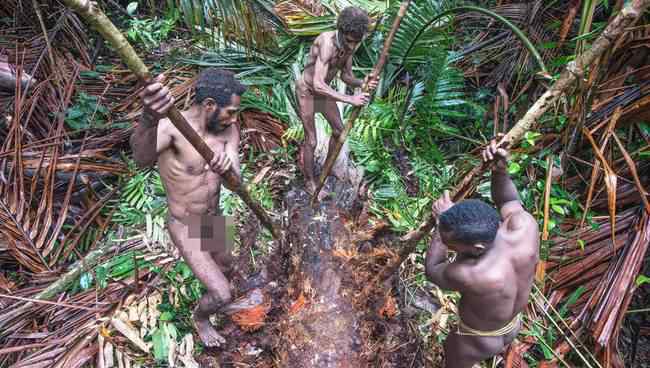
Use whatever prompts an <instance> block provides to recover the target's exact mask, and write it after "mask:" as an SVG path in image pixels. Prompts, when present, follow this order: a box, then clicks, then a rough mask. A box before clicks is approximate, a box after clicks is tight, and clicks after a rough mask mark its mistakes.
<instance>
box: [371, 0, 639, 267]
mask: <svg viewBox="0 0 650 368" xmlns="http://www.w3.org/2000/svg"><path fill="white" fill-rule="evenodd" d="M648 6H650V0H633V1H631V2H630V3H629V4H628V5H627V6H625V7H624V8H623V9H622V10H621V12H620V13H619V14H618V15H617V16H616V17H615V18H614V19H613V20H612V22H611V23H610V24H609V25H608V26H607V28H605V30H604V31H603V33H602V34H601V35H600V36H599V37H598V38H597V39H596V41H595V42H594V43H593V45H592V47H591V48H590V49H589V50H587V51H585V52H583V53H582V54H580V55H579V56H578V57H577V58H576V59H575V60H574V61H572V62H570V63H569V64H568V65H567V66H566V68H565V70H564V71H563V72H562V74H560V77H559V78H558V79H557V81H556V82H555V83H554V84H553V85H552V86H551V88H549V89H548V91H546V92H545V93H544V94H543V95H542V96H541V97H540V98H539V99H538V100H537V101H536V102H535V104H533V106H532V107H531V108H530V109H528V111H527V112H526V115H524V117H522V118H521V120H519V121H518V122H517V124H516V125H515V126H513V127H512V129H510V131H509V132H508V134H506V135H505V136H504V137H503V138H502V139H501V141H500V142H499V146H506V147H508V146H512V145H513V144H514V143H516V142H517V141H519V140H520V139H521V138H522V137H523V136H524V133H526V132H527V131H528V130H530V128H531V127H532V126H533V124H534V123H535V122H536V121H537V119H539V118H540V117H541V116H542V115H543V114H544V113H545V112H546V111H547V110H548V109H549V108H550V107H551V106H553V105H554V104H555V102H556V101H557V100H558V99H559V98H560V96H562V95H563V94H564V93H565V92H566V91H567V90H568V89H569V87H571V86H572V85H573V83H574V82H575V80H576V79H577V78H582V77H583V75H584V72H585V69H586V68H587V67H588V66H589V65H590V64H591V63H593V62H594V61H595V60H596V59H597V58H598V57H599V56H600V55H602V54H603V52H605V50H607V49H608V48H609V47H611V45H612V44H613V43H614V42H615V41H616V40H617V39H618V38H619V37H620V36H621V35H622V34H623V33H624V32H625V30H626V28H627V27H629V26H631V25H632V24H633V23H634V22H635V21H636V20H637V19H638V17H639V16H640V15H641V14H642V13H643V11H644V10H645V9H647V8H648ZM487 168H488V166H487V165H485V164H482V165H478V166H476V167H474V169H472V170H471V171H470V172H469V173H468V174H467V175H465V176H464V178H463V180H462V181H461V183H460V184H459V185H458V186H456V188H455V190H454V192H453V198H454V200H455V201H458V200H460V199H463V198H464V197H465V196H466V195H467V193H468V192H469V191H470V188H471V184H472V182H473V180H474V178H475V177H476V176H477V175H478V174H480V173H481V172H483V171H484V170H486V169H487ZM435 221H436V219H435V217H434V216H432V215H429V216H428V218H427V219H426V220H425V221H424V222H423V223H422V224H420V226H418V228H417V229H415V230H412V231H410V232H409V233H407V234H406V235H404V236H403V237H402V238H401V239H400V242H399V243H400V244H399V249H400V258H399V261H398V263H397V264H396V265H395V266H394V267H388V268H387V269H386V272H382V273H381V276H380V279H385V278H386V277H387V275H390V274H392V273H393V272H395V270H396V269H397V267H399V265H400V264H401V263H402V262H403V261H404V260H405V259H406V257H408V255H409V254H411V253H413V252H414V251H415V248H416V245H417V243H418V242H419V241H420V240H421V239H422V238H424V237H425V236H426V235H428V234H429V232H431V229H433V226H434V225H435Z"/></svg>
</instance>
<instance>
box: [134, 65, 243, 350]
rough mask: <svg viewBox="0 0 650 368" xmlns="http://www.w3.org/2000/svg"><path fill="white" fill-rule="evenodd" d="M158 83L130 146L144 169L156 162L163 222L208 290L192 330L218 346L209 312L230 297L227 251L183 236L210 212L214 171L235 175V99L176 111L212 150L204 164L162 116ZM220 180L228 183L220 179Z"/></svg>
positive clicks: (167, 103)
mask: <svg viewBox="0 0 650 368" xmlns="http://www.w3.org/2000/svg"><path fill="white" fill-rule="evenodd" d="M161 82H162V78H158V79H157V80H156V81H155V82H153V83H150V84H149V85H147V86H146V87H145V88H144V90H143V91H142V93H141V95H140V97H141V98H142V102H143V105H144V109H145V111H144V114H143V119H142V120H141V121H140V124H138V126H137V127H136V129H135V131H134V133H133V135H132V136H131V147H132V149H133V156H134V158H135V160H136V163H137V164H138V166H140V167H148V166H152V165H153V164H154V163H155V162H156V161H158V166H159V169H160V176H161V178H162V182H163V184H164V186H165V189H166V191H167V203H168V206H169V218H168V223H167V226H168V229H169V233H170V235H171V238H172V241H173V242H174V245H175V246H176V247H177V248H178V249H179V251H180V253H181V254H182V256H183V258H184V259H185V261H186V262H187V264H188V265H189V266H190V268H191V269H192V272H193V273H194V275H196V277H197V278H198V279H199V280H201V282H202V283H203V284H204V285H205V286H206V288H207V289H208V291H207V293H206V294H205V295H203V297H202V298H201V300H200V301H199V305H198V308H197V309H196V311H195V313H194V320H195V323H196V326H197V331H198V333H199V336H200V337H201V340H202V341H203V343H204V344H205V345H206V346H219V345H220V344H223V343H225V339H224V338H223V337H222V336H220V335H219V334H218V333H217V331H216V330H215V328H214V327H213V326H212V324H211V323H210V320H209V316H210V315H211V314H213V313H215V312H217V311H218V310H219V309H221V308H222V307H223V306H224V305H225V304H226V303H228V302H229V301H231V299H232V296H231V292H230V283H229V281H228V279H227V278H226V276H225V274H224V273H225V272H226V269H227V268H228V267H229V266H230V264H231V255H230V252H229V250H228V249H225V248H224V247H221V245H219V244H217V248H216V250H213V251H209V252H208V251H204V250H201V246H200V244H201V239H200V238H198V237H190V236H189V226H188V221H192V220H191V219H199V218H200V217H201V216H205V215H216V214H217V213H216V211H217V209H218V204H219V193H220V188H221V184H222V180H221V176H220V175H222V174H224V173H225V172H226V171H227V170H229V169H230V168H232V169H233V171H234V172H235V173H236V174H237V175H239V174H240V168H239V155H238V149H239V129H238V128H237V126H236V124H235V123H236V121H237V117H238V112H239V103H240V97H239V96H237V95H234V94H233V95H232V96H231V103H230V105H228V106H224V107H221V108H220V107H219V106H217V103H216V102H215V100H214V99H212V98H207V99H205V100H203V101H202V102H201V103H197V104H194V105H193V106H192V107H191V108H190V109H189V110H187V111H183V112H182V114H183V116H184V117H185V119H186V120H187V122H188V123H189V124H190V125H191V126H192V127H193V128H194V130H196V132H197V133H198V134H199V135H200V136H201V138H203V140H204V141H205V142H206V144H207V145H208V146H209V147H210V148H211V149H212V150H213V151H214V153H215V156H214V159H213V160H212V162H210V163H207V162H206V161H205V160H204V159H203V157H201V155H200V154H199V153H198V152H197V151H196V149H194V147H193V146H192V145H191V144H190V143H189V142H188V141H187V140H186V139H185V138H184V137H183V136H182V134H181V133H180V132H179V131H178V130H177V129H176V128H175V127H174V125H173V124H172V123H171V121H170V120H169V119H167V118H165V116H166V115H167V111H169V108H170V107H171V106H172V104H173V102H174V99H173V97H172V95H171V93H170V92H169V90H168V89H167V87H164V86H163V85H162V83H161ZM223 184H224V185H226V187H228V184H227V183H226V182H223ZM228 189H234V188H229V187H228ZM195 221H196V220H195Z"/></svg>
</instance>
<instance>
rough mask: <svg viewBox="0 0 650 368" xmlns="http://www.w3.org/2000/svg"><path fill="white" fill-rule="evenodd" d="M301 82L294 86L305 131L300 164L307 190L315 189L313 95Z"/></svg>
mask: <svg viewBox="0 0 650 368" xmlns="http://www.w3.org/2000/svg"><path fill="white" fill-rule="evenodd" d="M305 89H306V87H305V86H303V85H302V82H298V83H297V86H296V96H297V97H298V105H299V107H300V111H299V113H300V120H302V126H303V128H304V131H305V141H304V143H303V146H302V164H303V168H304V175H305V184H306V185H307V191H308V192H310V193H313V192H314V191H315V190H316V179H315V177H314V151H315V150H316V126H315V125H314V96H313V95H312V94H310V93H309V92H308V91H306V90H305Z"/></svg>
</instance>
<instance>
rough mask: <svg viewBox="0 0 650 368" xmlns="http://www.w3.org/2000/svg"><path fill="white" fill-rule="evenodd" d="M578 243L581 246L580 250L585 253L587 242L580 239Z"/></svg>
mask: <svg viewBox="0 0 650 368" xmlns="http://www.w3.org/2000/svg"><path fill="white" fill-rule="evenodd" d="M577 242H578V245H579V246H580V250H581V251H583V252H584V251H585V241H584V240H582V239H578V240H577Z"/></svg>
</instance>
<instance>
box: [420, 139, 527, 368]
mask: <svg viewBox="0 0 650 368" xmlns="http://www.w3.org/2000/svg"><path fill="white" fill-rule="evenodd" d="M482 156H483V160H484V161H486V162H490V161H495V167H494V169H493V170H492V183H491V186H492V188H491V191H492V200H493V201H494V203H495V204H496V205H497V207H498V209H499V212H500V215H501V219H502V221H501V223H500V225H499V229H498V231H497V235H496V238H495V239H494V241H493V242H492V243H491V244H481V243H477V244H463V243H461V242H458V241H456V240H455V239H454V236H453V234H447V233H444V232H443V233H439V232H436V233H435V234H434V236H433V239H432V241H431V245H430V248H429V250H428V251H427V255H426V274H427V277H428V278H429V280H431V281H432V282H433V283H434V284H436V285H438V286H439V287H440V288H442V289H446V290H455V291H459V292H460V294H461V299H460V303H459V308H458V312H459V316H460V318H461V319H462V320H463V322H464V323H465V324H466V325H468V326H469V327H471V328H473V329H476V330H481V331H494V330H498V329H500V328H502V327H503V326H505V325H507V324H508V323H509V322H510V321H512V319H513V318H514V317H515V316H516V315H517V314H518V313H519V312H521V311H522V310H523V309H524V308H525V307H526V304H527V303H528V295H529V294H530V291H531V288H532V284H533V280H534V277H535V267H536V265H537V261H538V260H539V253H538V252H539V229H538V226H537V222H536V221H535V219H534V218H533V216H532V215H530V214H529V213H528V212H526V210H525V209H524V208H523V207H522V205H521V203H520V201H519V195H518V194H517V189H516V188H515V185H514V184H513V182H512V180H511V179H510V176H509V175H508V173H507V170H506V168H507V151H505V150H504V149H501V148H497V145H496V142H495V141H492V142H491V144H490V145H489V146H488V147H487V148H486V149H485V150H484V151H483V152H482ZM453 204H454V203H453V202H452V201H451V199H450V197H449V193H447V192H446V193H445V194H444V195H443V197H442V198H440V199H438V200H437V201H436V202H435V203H434V204H433V212H434V215H435V216H439V215H441V214H442V213H443V212H444V211H446V210H447V209H449V208H451V207H452V206H453ZM448 249H451V250H454V251H456V252H457V257H456V260H455V261H454V262H451V263H450V262H448V261H447V251H448ZM519 329H520V326H517V328H516V329H515V330H514V331H512V332H511V333H508V334H506V335H503V336H496V337H492V336H489V337H484V336H467V335H459V334H457V333H456V329H455V328H454V329H453V330H452V331H450V333H449V335H448V337H447V340H446V341H445V361H446V363H445V367H446V368H452V367H453V368H471V367H472V366H473V365H474V364H476V363H479V362H481V361H483V360H485V359H488V358H491V357H493V356H494V355H496V354H499V353H500V352H502V351H503V350H504V349H505V348H506V347H507V346H508V345H509V344H510V343H511V342H512V341H513V340H514V339H515V337H516V336H517V333H518V331H519Z"/></svg>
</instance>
